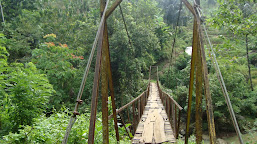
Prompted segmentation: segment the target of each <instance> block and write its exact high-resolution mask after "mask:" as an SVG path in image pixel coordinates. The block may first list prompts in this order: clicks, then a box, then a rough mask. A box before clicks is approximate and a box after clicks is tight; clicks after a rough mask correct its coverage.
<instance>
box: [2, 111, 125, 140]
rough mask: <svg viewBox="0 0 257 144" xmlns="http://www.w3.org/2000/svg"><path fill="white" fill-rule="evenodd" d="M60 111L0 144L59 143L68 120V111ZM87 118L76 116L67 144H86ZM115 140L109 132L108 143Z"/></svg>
mask: <svg viewBox="0 0 257 144" xmlns="http://www.w3.org/2000/svg"><path fill="white" fill-rule="evenodd" d="M62 110H63V111H64V112H59V113H55V114H53V115H52V116H51V117H49V118H47V117H45V116H43V115H42V116H41V117H39V118H36V119H34V124H33V125H32V126H28V125H27V126H24V127H23V129H20V130H19V133H10V134H9V135H6V136H4V138H3V140H2V141H1V140H0V143H7V144H19V143H24V144H30V143H45V144H52V143H61V142H62V139H63V137H64V134H65V131H66V126H67V125H68V123H69V118H70V115H69V112H68V110H67V109H66V110H65V108H63V109H62ZM100 117H101V113H99V114H97V120H96V128H95V143H102V139H103V137H102V122H101V118H100ZM89 118H90V113H84V114H82V115H80V116H77V120H76V123H75V124H74V125H73V128H72V130H71V133H70V136H69V139H68V143H70V144H73V143H78V144H83V143H87V141H88V130H89V121H88V120H89ZM111 129H112V128H111ZM112 130H113V129H112ZM119 132H120V134H122V133H124V132H125V130H123V129H119ZM115 139H116V138H115V132H114V130H113V131H110V143H115V142H116V140H115ZM121 143H129V140H127V139H122V140H121Z"/></svg>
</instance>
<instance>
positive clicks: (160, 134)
mask: <svg viewBox="0 0 257 144" xmlns="http://www.w3.org/2000/svg"><path fill="white" fill-rule="evenodd" d="M154 139H155V142H156V143H162V142H165V141H167V138H166V135H165V130H164V120H163V118H162V116H161V115H160V114H158V115H157V116H156V121H155V123H154Z"/></svg>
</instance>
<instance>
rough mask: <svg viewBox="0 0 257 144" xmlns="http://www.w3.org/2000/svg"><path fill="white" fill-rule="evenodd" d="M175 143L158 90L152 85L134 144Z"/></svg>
mask: <svg viewBox="0 0 257 144" xmlns="http://www.w3.org/2000/svg"><path fill="white" fill-rule="evenodd" d="M163 142H170V143H175V142H176V139H175V137H174V134H173V131H172V128H171V124H170V122H169V119H168V117H167V114H166V112H165V108H164V106H163V104H162V102H161V99H160V97H159V93H158V88H157V85H156V84H155V83H151V87H150V94H149V98H148V100H147V105H146V107H145V110H144V113H143V115H142V117H141V120H140V122H139V124H138V126H137V130H136V133H135V136H134V138H133V139H132V143H133V144H136V143H163Z"/></svg>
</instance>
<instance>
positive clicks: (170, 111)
mask: <svg viewBox="0 0 257 144" xmlns="http://www.w3.org/2000/svg"><path fill="white" fill-rule="evenodd" d="M157 87H158V90H159V96H160V98H161V100H162V103H163V105H164V107H165V110H166V113H167V115H168V118H169V120H170V123H171V126H172V130H173V132H174V133H175V135H174V136H175V137H176V138H178V134H179V126H180V117H181V110H182V109H183V108H182V107H181V106H180V105H179V104H178V103H177V102H176V101H175V100H174V99H173V98H172V97H171V96H170V95H169V94H167V93H166V92H164V91H162V89H161V87H160V82H159V81H157Z"/></svg>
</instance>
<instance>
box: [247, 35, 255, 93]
mask: <svg viewBox="0 0 257 144" xmlns="http://www.w3.org/2000/svg"><path fill="white" fill-rule="evenodd" d="M247 36H248V35H245V44H246V56H247V62H248V72H249V79H250V84H251V89H252V91H253V82H252V76H251V67H250V60H249V52H248V37H247Z"/></svg>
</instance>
